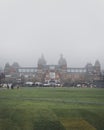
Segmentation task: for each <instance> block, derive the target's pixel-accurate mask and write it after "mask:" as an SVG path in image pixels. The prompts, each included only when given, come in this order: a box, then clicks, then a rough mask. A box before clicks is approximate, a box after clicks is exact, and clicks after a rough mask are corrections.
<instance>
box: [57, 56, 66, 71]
mask: <svg viewBox="0 0 104 130" xmlns="http://www.w3.org/2000/svg"><path fill="white" fill-rule="evenodd" d="M58 65H59V66H60V67H61V68H62V69H66V68H67V62H66V59H65V58H64V57H63V55H62V54H61V56H60V59H59V61H58Z"/></svg>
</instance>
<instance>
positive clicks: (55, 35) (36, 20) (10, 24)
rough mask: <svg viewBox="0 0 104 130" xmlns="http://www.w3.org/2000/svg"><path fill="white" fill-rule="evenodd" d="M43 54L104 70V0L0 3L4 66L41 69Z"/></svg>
mask: <svg viewBox="0 0 104 130" xmlns="http://www.w3.org/2000/svg"><path fill="white" fill-rule="evenodd" d="M41 54H44V57H45V59H46V61H47V64H57V63H58V60H59V57H60V54H63V56H64V57H65V58H66V60H67V63H68V66H69V67H84V66H85V65H86V63H87V62H91V63H92V64H94V62H95V60H96V59H98V60H99V61H100V63H101V66H102V68H103V69H104V0H0V66H4V64H5V63H6V62H9V63H10V64H12V63H13V62H14V61H16V62H18V63H19V64H20V65H21V66H37V61H38V59H39V58H40V56H41Z"/></svg>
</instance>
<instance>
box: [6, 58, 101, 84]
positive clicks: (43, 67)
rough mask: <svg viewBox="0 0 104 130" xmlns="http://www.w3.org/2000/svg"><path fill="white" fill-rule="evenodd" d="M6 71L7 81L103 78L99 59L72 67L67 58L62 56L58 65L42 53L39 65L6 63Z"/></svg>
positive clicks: (89, 79)
mask: <svg viewBox="0 0 104 130" xmlns="http://www.w3.org/2000/svg"><path fill="white" fill-rule="evenodd" d="M4 73H5V76H6V80H7V82H10V80H11V81H13V80H20V81H21V82H26V81H32V82H42V83H43V82H51V81H53V82H57V83H69V82H70V83H74V82H86V81H88V82H93V81H94V80H100V79H101V66H100V62H99V61H98V60H97V61H95V64H94V65H92V64H91V63H88V64H87V65H86V66H85V67H83V68H72V67H68V66H67V62H66V59H65V58H64V57H63V55H61V56H60V58H59V60H58V63H57V65H48V64H47V62H46V60H45V58H44V56H43V55H41V57H40V58H39V60H38V62H37V67H20V66H19V65H18V64H17V63H14V64H13V65H11V66H10V65H9V64H6V65H5V68H4Z"/></svg>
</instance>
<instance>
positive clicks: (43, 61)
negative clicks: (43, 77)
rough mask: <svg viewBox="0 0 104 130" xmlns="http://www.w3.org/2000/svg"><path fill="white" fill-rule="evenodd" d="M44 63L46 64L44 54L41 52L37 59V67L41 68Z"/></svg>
mask: <svg viewBox="0 0 104 130" xmlns="http://www.w3.org/2000/svg"><path fill="white" fill-rule="evenodd" d="M45 65H46V60H45V58H44V55H43V54H42V55H41V57H40V58H39V60H38V68H39V69H42V68H43V67H44V66H45Z"/></svg>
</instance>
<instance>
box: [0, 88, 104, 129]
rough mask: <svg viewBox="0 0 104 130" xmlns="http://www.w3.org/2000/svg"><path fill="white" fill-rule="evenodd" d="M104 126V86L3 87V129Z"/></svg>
mask: <svg viewBox="0 0 104 130" xmlns="http://www.w3.org/2000/svg"><path fill="white" fill-rule="evenodd" d="M90 129H91V130H104V89H101V88H100V89H99V88H20V89H19V90H17V89H14V90H0V130H90Z"/></svg>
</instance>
